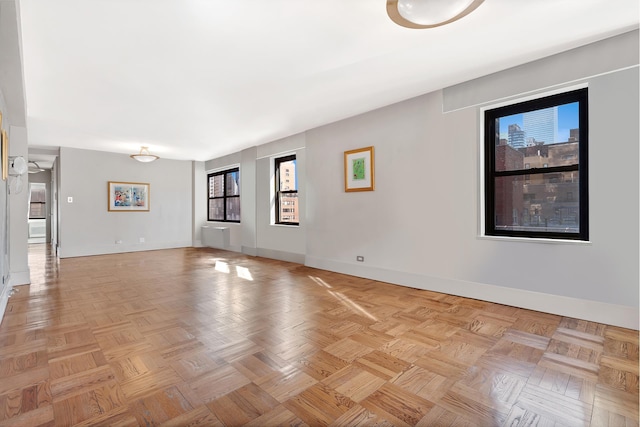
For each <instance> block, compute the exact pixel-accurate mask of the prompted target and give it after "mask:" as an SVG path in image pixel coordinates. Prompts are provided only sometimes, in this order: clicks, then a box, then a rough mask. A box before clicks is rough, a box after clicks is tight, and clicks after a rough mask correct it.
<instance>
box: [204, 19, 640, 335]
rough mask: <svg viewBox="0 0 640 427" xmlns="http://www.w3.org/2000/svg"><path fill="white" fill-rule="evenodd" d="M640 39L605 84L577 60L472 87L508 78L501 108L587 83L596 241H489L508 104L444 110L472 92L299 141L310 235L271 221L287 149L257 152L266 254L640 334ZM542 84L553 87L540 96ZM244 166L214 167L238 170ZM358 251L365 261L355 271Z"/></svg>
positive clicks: (396, 109) (430, 99) (414, 102)
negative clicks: (491, 158) (354, 176)
mask: <svg viewBox="0 0 640 427" xmlns="http://www.w3.org/2000/svg"><path fill="white" fill-rule="evenodd" d="M634 34H635V39H634ZM637 34H638V33H637V31H635V32H632V34H631V36H625V37H619V38H617V39H614V40H612V41H611V40H610V41H609V42H608V46H609V47H610V48H611V46H615V51H616V52H619V54H620V52H621V54H624V55H627V56H628V58H627V60H628V61H626V62H629V61H631V62H632V63H635V64H636V65H635V66H631V67H623V68H622V69H620V68H619V67H618V64H617V63H616V64H612V66H611V67H612V68H611V69H609V70H607V69H606V67H605V71H603V67H602V64H598V69H597V74H596V75H592V76H586V77H585V74H584V70H583V69H580V70H575V75H572V74H571V72H567V70H571V68H572V65H573V63H572V61H573V60H574V59H575V58H574V54H575V52H573V53H568V54H567V55H565V56H563V55H556V56H554V58H553V61H547V60H541V61H537V62H535V63H532V64H529V65H525V66H520V67H517V68H516V69H511V70H505V71H504V72H502V73H498V74H494V75H491V76H488V77H487V79H486V80H484V79H477V80H475V81H473V82H467V83H464V84H463V85H464V87H465V90H468V91H470V92H477V93H484V94H485V95H486V93H487V92H486V91H487V87H489V88H490V86H491V85H496V84H498V85H499V84H500V81H502V80H504V81H508V82H509V85H510V86H509V87H510V89H509V92H508V93H504V88H502V87H500V88H497V89H499V90H497V92H499V96H498V98H500V99H504V98H518V97H522V96H524V95H531V94H532V93H533V92H535V93H542V92H545V91H549V90H552V89H553V90H558V89H562V88H568V87H572V86H574V85H576V84H583V85H588V87H589V108H590V111H589V119H590V124H589V126H590V146H589V151H590V162H589V163H590V164H589V168H590V169H589V180H590V238H591V241H590V242H552V243H548V242H540V241H533V240H530V239H508V238H507V239H505V238H502V239H498V238H488V237H483V236H481V235H480V234H481V229H480V225H479V224H480V213H481V206H482V203H481V196H480V194H481V178H480V177H481V167H480V165H481V162H480V156H481V151H480V146H481V136H480V135H481V129H480V128H481V125H480V117H481V107H483V106H489V105H491V104H492V103H494V102H497V101H492V100H490V99H486V98H483V101H482V102H484V104H470V105H469V106H466V105H457V107H456V108H457V109H455V110H453V111H451V112H448V113H443V104H444V103H445V99H444V98H445V95H446V94H447V93H449V94H451V93H455V94H457V95H460V94H461V93H462V92H460V91H456V90H451V89H446V90H441V91H436V92H433V93H429V94H425V95H423V96H421V97H417V98H414V99H410V100H407V101H405V102H401V103H398V104H395V105H390V106H388V107H385V108H381V109H379V110H376V111H372V112H369V113H366V114H362V115H360V116H357V117H353V118H350V119H347V120H343V121H340V122H336V123H332V124H329V125H326V126H323V127H320V128H317V129H313V130H309V131H307V132H305V133H304V136H300V140H299V141H300V142H303V143H304V147H305V149H304V150H300V151H298V152H301V153H302V152H304V158H305V159H309V160H308V161H306V160H305V167H304V171H302V172H303V176H304V180H305V181H304V182H305V184H304V185H305V190H304V197H305V198H306V200H305V210H306V211H305V215H304V217H303V219H302V227H301V228H300V229H299V230H298V231H300V232H301V235H299V236H293V237H292V236H287V234H286V233H287V231H286V230H285V229H283V230H278V229H274V228H272V226H270V223H269V215H268V209H269V203H270V197H271V196H270V193H269V191H270V185H271V184H268V185H266V184H265V183H264V182H263V181H266V178H267V177H268V174H269V173H270V172H269V168H270V166H269V164H270V162H271V159H269V158H268V157H269V152H270V151H271V149H272V147H269V146H270V145H271V144H273V146H277V145H278V144H284V143H283V142H282V141H276V142H274V143H271V144H266V145H264V146H259V147H258V150H257V152H258V156H257V160H256V164H257V183H256V186H255V189H256V199H255V200H256V206H257V208H258V211H257V224H256V225H255V230H256V233H257V236H256V241H257V247H258V253H259V254H261V255H262V254H263V253H264V256H269V255H273V254H271V252H273V253H274V254H275V255H276V256H274V257H277V255H279V254H281V253H294V254H297V253H299V251H300V250H301V249H300V244H301V243H302V242H303V243H304V245H305V249H304V253H303V254H302V256H304V258H305V263H306V264H307V265H309V266H312V267H317V268H324V269H328V270H332V271H338V272H343V273H347V274H353V275H357V276H362V277H369V278H372V279H376V280H383V281H388V282H391V283H397V284H401V285H407V286H413V287H418V288H424V289H433V290H436V291H441V292H448V293H452V294H457V295H463V296H468V297H472V298H479V299H484V300H489V301H496V302H500V303H505V304H510V305H515V306H521V307H525V308H532V309H536V310H541V311H547V312H552V313H559V314H565V315H569V316H574V317H579V318H585V319H590V320H595V321H602V322H605V323H611V324H619V325H623V326H627V327H635V328H637V327H638V299H639V294H638V283H639V274H638V273H639V271H638V259H639V257H640V253H639V234H640V233H639V224H638V217H639V212H638V196H639V193H640V191H639V185H638V182H639V179H638V178H639V177H638V167H637V164H638V157H639V151H638V140H639V134H638V117H639V111H638V105H639V99H638V93H639V85H638V82H639V75H638V66H637V63H638V60H637V47H638V43H637ZM611 42H613V44H611ZM618 43H619V44H620V45H618ZM621 46H622V47H621ZM591 48H593V51H592V60H593V61H598V60H599V59H598V52H599V51H600V50H601V48H602V46H601V44H594V45H593V46H591V47H590V46H586V47H584V48H582V50H581V52H580V55H581V57H582V58H584V55H585V52H587V54H588V52H589V51H590V49H591ZM514 74H515V75H517V76H519V77H518V78H516V77H514ZM537 75H543V76H544V79H545V80H544V84H545V85H548V86H541V85H539V86H537V87H535V90H533V89H532V87H531V79H534V78H535V77H536V76H537ZM527 76H529V77H527ZM553 76H556V77H555V78H554V77H553ZM518 81H520V86H518ZM541 84H542V83H541ZM483 96H484V95H483ZM456 102H458V101H456ZM300 145H301V144H300ZM369 145H373V146H375V168H376V189H375V191H373V192H359V193H345V192H344V187H343V185H344V184H343V182H344V181H343V180H344V177H343V152H344V151H345V150H350V149H355V148H361V147H365V146H369ZM273 151H274V152H275V151H277V150H273ZM265 153H266V154H265ZM237 155H238V156H240V153H237ZM233 158H234V156H233V155H232V156H227V157H226V158H224V159H215V160H212V161H209V162H207V165H208V166H213V165H216V166H222V165H229V164H230V163H231V162H230V160H231V159H233ZM311 159H312V160H311ZM243 164H244V163H243ZM245 196H246V194H243V197H245ZM614 218H615V219H614ZM243 226H244V217H243V224H241V225H238V227H243ZM261 248H264V249H265V250H264V251H263V253H260V250H261ZM357 255H362V256H364V258H365V262H364V263H359V262H356V256H357Z"/></svg>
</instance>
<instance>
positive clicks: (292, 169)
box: [275, 154, 300, 225]
mask: <svg viewBox="0 0 640 427" xmlns="http://www.w3.org/2000/svg"><path fill="white" fill-rule="evenodd" d="M275 172H276V179H275V182H276V189H275V190H276V224H286V225H299V224H300V209H299V205H298V174H297V171H296V155H295V154H293V155H290V156H286V157H279V158H277V159H275ZM285 206H286V207H285Z"/></svg>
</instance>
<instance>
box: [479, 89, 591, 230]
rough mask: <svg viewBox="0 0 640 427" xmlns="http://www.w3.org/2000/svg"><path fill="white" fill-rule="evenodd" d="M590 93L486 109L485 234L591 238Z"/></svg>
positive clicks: (567, 94) (573, 93) (576, 92)
mask: <svg viewBox="0 0 640 427" xmlns="http://www.w3.org/2000/svg"><path fill="white" fill-rule="evenodd" d="M587 117H588V116H587V89H586V88H585V89H580V90H575V91H571V92H566V93H561V94H558V95H552V96H548V97H544V98H539V99H535V100H532V101H527V102H521V103H518V104H512V105H507V106H504V107H500V108H495V109H491V110H486V111H485V117H484V120H485V234H487V235H493V236H513V237H534V238H551V239H574V240H588V237H589V236H588V203H587V197H588V191H587V142H588V141H587V139H588V131H587V126H588V123H587V120H588V118H587Z"/></svg>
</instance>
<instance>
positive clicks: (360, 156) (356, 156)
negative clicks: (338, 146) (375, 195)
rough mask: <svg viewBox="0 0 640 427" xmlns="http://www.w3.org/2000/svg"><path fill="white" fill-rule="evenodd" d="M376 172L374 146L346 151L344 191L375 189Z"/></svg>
mask: <svg viewBox="0 0 640 427" xmlns="http://www.w3.org/2000/svg"><path fill="white" fill-rule="evenodd" d="M374 172H375V171H374V158H373V147H365V148H358V149H357V150H349V151H345V152H344V191H347V192H349V191H373V190H374V188H375V175H374Z"/></svg>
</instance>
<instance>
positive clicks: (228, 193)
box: [207, 168, 240, 222]
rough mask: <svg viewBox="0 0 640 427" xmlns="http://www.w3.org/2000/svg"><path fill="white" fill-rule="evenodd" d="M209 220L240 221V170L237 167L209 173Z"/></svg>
mask: <svg viewBox="0 0 640 427" xmlns="http://www.w3.org/2000/svg"><path fill="white" fill-rule="evenodd" d="M207 182H208V187H209V209H208V212H209V213H208V217H207V219H208V220H209V221H225V222H240V170H239V169H238V168H235V169H229V170H226V171H221V172H214V173H210V174H209V175H208V176H207Z"/></svg>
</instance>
